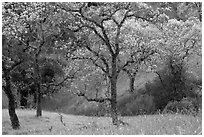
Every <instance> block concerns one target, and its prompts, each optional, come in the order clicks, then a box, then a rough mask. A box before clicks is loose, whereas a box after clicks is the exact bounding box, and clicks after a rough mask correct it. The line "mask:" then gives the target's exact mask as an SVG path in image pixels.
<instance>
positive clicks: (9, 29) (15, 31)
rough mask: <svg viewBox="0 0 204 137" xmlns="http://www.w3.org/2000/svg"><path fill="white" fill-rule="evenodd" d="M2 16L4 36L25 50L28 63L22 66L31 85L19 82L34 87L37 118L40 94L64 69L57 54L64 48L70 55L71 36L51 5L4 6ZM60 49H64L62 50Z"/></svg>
mask: <svg viewBox="0 0 204 137" xmlns="http://www.w3.org/2000/svg"><path fill="white" fill-rule="evenodd" d="M22 9H23V10H22ZM3 15H4V29H3V31H4V33H5V34H7V35H8V36H13V37H15V38H16V39H17V40H18V41H19V42H20V45H21V46H25V47H27V49H26V53H27V56H26V60H27V63H26V64H25V63H24V64H25V66H24V67H25V68H29V70H30V72H28V73H27V74H26V75H30V76H31V77H32V80H31V81H32V82H31V83H29V84H28V83H27V84H26V83H25V82H23V81H22V80H20V79H19V80H20V82H21V85H22V83H23V84H24V87H23V88H24V89H32V90H33V88H32V87H33V86H34V87H35V88H34V90H36V91H35V94H36V95H37V112H36V115H37V116H41V115H42V109H41V99H42V95H43V94H44V93H43V92H45V90H46V87H47V85H48V84H50V83H51V82H52V79H53V77H54V75H55V74H60V73H62V71H63V70H62V67H61V65H62V66H63V63H62V61H60V60H61V58H60V56H59V54H60V53H62V51H63V50H65V49H67V51H66V52H69V50H68V49H70V47H71V46H70V44H69V41H71V40H70V38H71V36H70V35H69V31H66V30H65V29H64V27H62V26H60V25H61V24H60V23H61V20H57V16H58V15H60V14H58V13H57V12H56V11H55V6H53V4H52V3H5V4H4V14H3ZM54 16H55V18H54ZM56 30H58V31H56ZM72 38H73V37H72ZM62 46H64V48H63V50H62V49H61V47H62ZM65 46H67V48H65ZM16 48H18V47H17V45H16V46H15V47H13V49H16ZM21 53H22V52H19V53H18V54H19V55H20V54H21ZM15 54H16V53H14V55H15ZM18 54H17V55H18ZM53 73H54V74H53ZM18 84H19V83H18ZM18 86H19V85H18ZM26 87H27V88H26ZM21 90H23V89H21Z"/></svg>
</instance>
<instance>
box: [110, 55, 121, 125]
mask: <svg viewBox="0 0 204 137" xmlns="http://www.w3.org/2000/svg"><path fill="white" fill-rule="evenodd" d="M110 82H111V117H112V123H113V125H119V121H118V114H117V88H116V84H117V69H116V59H115V58H114V57H113V58H112V75H111V80H110Z"/></svg>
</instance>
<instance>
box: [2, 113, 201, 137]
mask: <svg viewBox="0 0 204 137" xmlns="http://www.w3.org/2000/svg"><path fill="white" fill-rule="evenodd" d="M16 112H17V115H18V117H19V120H20V124H21V127H20V129H19V130H13V129H12V128H11V125H10V119H9V115H8V111H7V109H3V110H2V134H3V135H5V134H9V135H14V134H15V135H28V134H29V135H49V134H50V135H201V134H202V117H201V115H198V116H196V117H194V116H189V115H188V116H187V115H181V114H157V115H139V116H132V117H130V116H127V117H120V120H122V121H123V122H124V123H125V125H121V126H119V127H117V126H113V125H112V124H111V118H110V117H93V116H92V117H88V116H78V115H67V114H62V113H56V112H49V111H43V116H42V117H36V116H35V110H22V109H17V111H16Z"/></svg>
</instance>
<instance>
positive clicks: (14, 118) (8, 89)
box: [4, 74, 20, 129]
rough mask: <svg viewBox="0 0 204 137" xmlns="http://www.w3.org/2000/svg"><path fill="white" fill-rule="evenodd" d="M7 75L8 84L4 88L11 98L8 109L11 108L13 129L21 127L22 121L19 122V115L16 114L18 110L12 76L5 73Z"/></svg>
mask: <svg viewBox="0 0 204 137" xmlns="http://www.w3.org/2000/svg"><path fill="white" fill-rule="evenodd" d="M5 75H6V77H5V81H6V86H5V88H4V91H5V93H6V95H7V97H8V100H9V106H8V110H9V116H10V120H11V125H12V128H13V129H19V128H20V123H19V120H18V117H17V115H16V111H15V98H14V95H13V93H12V91H11V83H10V77H9V75H8V74H5Z"/></svg>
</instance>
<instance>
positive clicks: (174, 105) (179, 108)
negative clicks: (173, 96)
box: [163, 98, 197, 115]
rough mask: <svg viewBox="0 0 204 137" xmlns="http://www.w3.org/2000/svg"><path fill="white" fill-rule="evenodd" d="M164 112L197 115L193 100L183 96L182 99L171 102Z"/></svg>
mask: <svg viewBox="0 0 204 137" xmlns="http://www.w3.org/2000/svg"><path fill="white" fill-rule="evenodd" d="M163 113H171V114H172V113H173V114H174V113H180V114H186V115H191V114H193V115H195V114H196V113H197V111H196V109H195V106H194V104H193V100H192V99H190V98H183V99H182V100H181V101H171V102H169V103H168V104H167V105H166V107H165V108H164V110H163Z"/></svg>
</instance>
